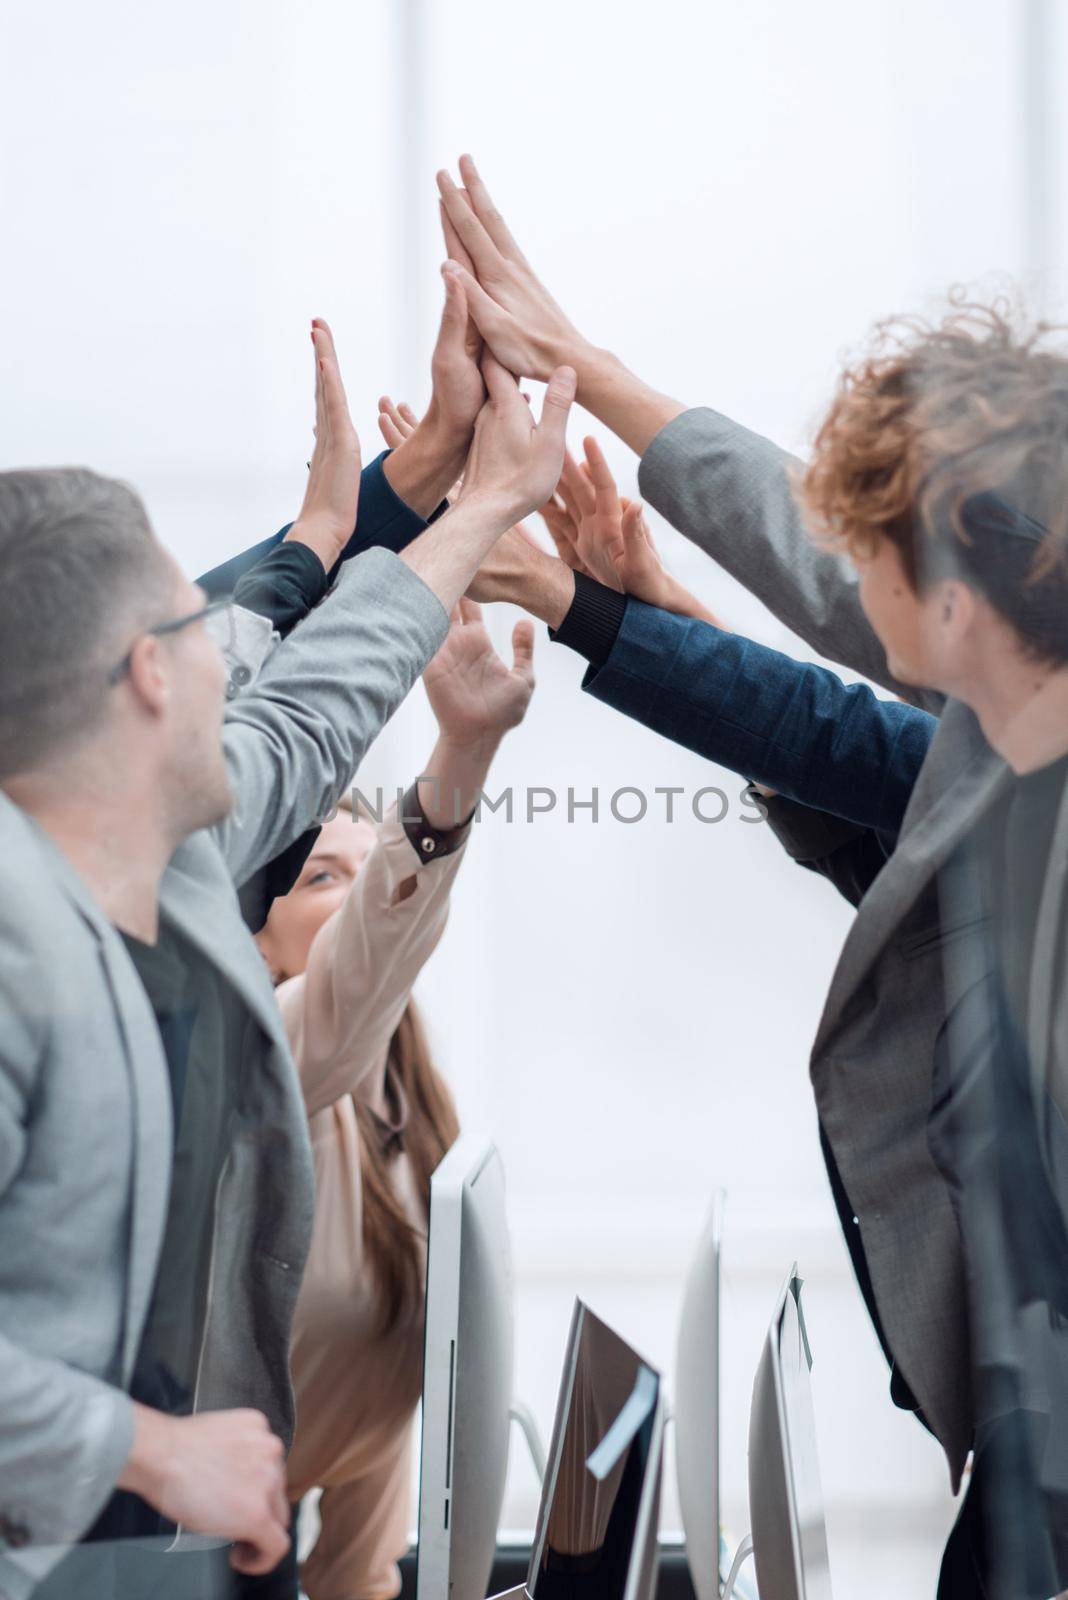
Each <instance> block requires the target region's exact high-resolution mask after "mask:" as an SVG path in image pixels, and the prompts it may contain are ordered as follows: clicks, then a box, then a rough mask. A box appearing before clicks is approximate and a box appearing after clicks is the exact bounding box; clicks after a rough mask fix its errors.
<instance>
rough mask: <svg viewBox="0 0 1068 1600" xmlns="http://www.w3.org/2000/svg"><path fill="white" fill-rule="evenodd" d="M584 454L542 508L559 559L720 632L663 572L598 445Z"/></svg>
mask: <svg viewBox="0 0 1068 1600" xmlns="http://www.w3.org/2000/svg"><path fill="white" fill-rule="evenodd" d="M583 449H584V451H585V457H586V459H585V461H583V462H581V463H576V462H575V461H574V460H573V459H572V457H571V456H570V454H569V455H568V456H567V460H566V462H565V466H564V471H563V474H562V476H561V479H560V484H559V486H558V489H557V495H556V497H554V499H553V500H551V501H550V502H549V503H548V504H546V505H545V506H543V507H542V508H541V515H542V519H543V521H544V522H545V525H546V527H547V528H548V529H549V532H550V534H551V536H552V539H553V542H554V544H555V545H556V548H557V551H558V553H559V555H560V557H561V559H562V560H564V561H566V562H567V564H568V565H569V566H570V567H572V568H573V569H574V570H575V571H578V572H583V573H585V574H586V575H587V576H588V577H591V578H596V579H597V580H598V582H600V583H603V584H605V585H607V587H609V588H612V589H618V590H621V591H622V592H623V593H625V594H632V595H633V596H634V597H635V599H637V600H644V601H645V602H646V604H647V605H654V606H660V607H661V608H662V609H663V610H665V611H674V612H676V613H677V614H678V615H680V616H688V617H697V618H699V619H700V620H701V621H703V622H711V623H713V624H715V625H716V626H717V627H722V626H723V624H722V623H721V622H720V621H719V619H718V617H716V615H715V614H714V613H713V612H712V611H710V610H709V609H708V608H707V606H705V605H703V604H702V602H701V601H700V600H698V599H697V598H696V596H695V595H693V594H691V593H690V591H689V590H688V589H686V588H685V587H684V586H683V585H682V584H681V583H679V581H678V580H677V579H676V578H673V577H672V575H671V573H670V572H669V571H668V570H667V568H666V567H665V566H664V563H663V561H662V560H661V559H660V556H659V554H658V552H657V549H656V546H655V544H654V543H653V536H652V534H651V533H650V531H649V528H648V525H647V524H646V521H645V518H644V515H643V509H642V505H641V502H640V501H633V502H632V501H630V500H628V499H627V498H626V497H625V496H621V495H620V494H619V491H618V489H617V487H616V482H615V479H614V478H613V477H612V473H611V470H610V468H609V466H608V463H607V461H606V460H605V458H604V453H603V451H602V450H601V447H600V445H599V444H598V443H597V440H596V439H594V438H588V439H585V440H584V441H583Z"/></svg>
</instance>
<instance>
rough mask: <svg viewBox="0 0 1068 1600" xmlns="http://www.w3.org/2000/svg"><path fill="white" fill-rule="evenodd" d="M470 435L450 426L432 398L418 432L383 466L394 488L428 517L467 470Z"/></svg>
mask: <svg viewBox="0 0 1068 1600" xmlns="http://www.w3.org/2000/svg"><path fill="white" fill-rule="evenodd" d="M469 443H470V436H469V435H467V434H463V435H460V434H457V432H456V430H455V429H451V428H449V427H448V426H447V425H446V424H445V422H444V421H443V420H442V418H441V417H440V414H439V412H438V410H437V408H436V406H435V404H434V402H433V401H431V405H430V410H429V411H428V412H427V414H426V416H425V417H424V418H423V420H422V421H421V422H420V424H419V426H418V427H417V428H416V430H415V432H414V433H413V434H411V436H410V437H409V438H407V439H405V440H404V442H403V443H402V444H399V445H398V446H397V448H396V449H395V450H393V451H391V452H390V454H389V455H388V456H387V457H386V459H385V461H384V462H383V467H382V470H383V471H384V473H385V475H386V478H387V480H388V482H389V485H390V487H391V488H392V490H393V492H394V493H395V494H396V495H397V496H398V497H399V498H400V499H401V500H403V501H404V503H405V505H406V506H408V507H409V508H410V509H411V510H412V511H414V512H415V513H416V515H417V516H419V517H422V518H423V519H424V521H425V519H426V518H427V517H429V516H430V515H431V513H432V512H433V511H435V510H436V509H437V507H438V506H439V505H440V504H441V502H442V501H443V500H444V499H445V496H446V495H447V494H448V492H449V490H450V489H451V488H452V486H453V484H454V483H455V482H456V480H457V478H458V477H459V476H460V474H461V473H462V472H463V469H464V462H465V460H466V458H467V448H468V445H469Z"/></svg>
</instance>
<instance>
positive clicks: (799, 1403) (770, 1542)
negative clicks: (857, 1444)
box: [749, 1266, 831, 1600]
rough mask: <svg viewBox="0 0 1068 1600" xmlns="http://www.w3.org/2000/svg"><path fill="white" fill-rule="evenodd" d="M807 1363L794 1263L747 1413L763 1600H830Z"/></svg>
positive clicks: (752, 1509) (809, 1362) (808, 1356)
mask: <svg viewBox="0 0 1068 1600" xmlns="http://www.w3.org/2000/svg"><path fill="white" fill-rule="evenodd" d="M811 1365H812V1356H811V1352H810V1349H809V1343H808V1334H807V1332H806V1330H805V1320H804V1315H803V1313H802V1310H801V1280H800V1279H799V1278H798V1276H797V1267H796V1266H794V1267H792V1268H791V1270H790V1274H789V1277H788V1278H787V1279H786V1282H785V1284H784V1285H783V1288H782V1292H781V1294H780V1295H779V1298H778V1300H777V1302H776V1305H775V1313H774V1315H773V1317H772V1319H771V1326H770V1327H769V1329H768V1336H767V1339H766V1340H765V1342H764V1349H763V1353H762V1354H761V1357H760V1365H759V1366H758V1368H757V1374H756V1379H755V1381H754V1384H753V1408H752V1411H751V1412H750V1415H749V1515H750V1518H751V1521H752V1536H753V1553H754V1556H755V1558H756V1577H757V1587H758V1589H759V1590H760V1600H831V1575H830V1561H829V1557H828V1553H827V1526H826V1523H825V1521H824V1515H823V1491H822V1489H821V1487H820V1472H819V1460H818V1457H817V1451H816V1416H815V1412H814V1410H813V1407H812V1383H811V1379H810V1377H809V1369H810V1367H811Z"/></svg>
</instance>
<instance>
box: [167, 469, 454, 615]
mask: <svg viewBox="0 0 1068 1600" xmlns="http://www.w3.org/2000/svg"><path fill="white" fill-rule="evenodd" d="M388 455H389V451H388V450H383V452H382V454H381V455H380V456H376V458H375V459H374V461H372V462H371V464H370V465H369V466H366V467H364V469H363V471H362V472H361V473H360V504H359V515H358V518H357V522H356V527H355V529H354V530H353V534H352V538H351V539H350V540H349V542H348V544H347V545H346V546H345V548H344V550H343V551H342V553H341V560H342V561H348V560H349V559H350V558H351V557H352V556H358V555H359V554H360V552H361V551H363V550H369V549H370V548H371V546H372V545H382V546H384V547H385V548H386V549H387V550H393V551H395V552H399V551H401V550H403V549H404V547H405V545H408V544H411V542H412V540H413V539H414V538H416V537H417V535H419V534H420V533H422V531H423V529H424V528H425V527H426V526H427V524H426V523H425V522H424V521H423V519H422V517H420V516H417V515H416V513H415V512H414V511H413V510H412V509H411V507H410V506H406V505H405V503H404V501H403V500H402V499H401V498H400V496H399V495H398V494H397V492H396V490H395V489H394V488H393V485H392V484H391V483H390V481H389V479H388V478H387V477H386V474H385V471H384V466H383V464H384V462H385V459H386V457H387V456H388ZM443 509H444V506H443V505H442V506H439V507H438V509H437V510H436V511H435V512H434V515H433V516H432V517H431V518H430V521H431V522H433V521H434V519H435V518H436V517H437V516H439V515H440V513H441V511H442V510H443ZM292 526H293V524H292V523H291V522H287V523H286V525H285V527H284V528H281V529H280V530H279V531H278V533H274V534H272V535H271V537H270V538H269V539H262V540H261V541H260V543H259V544H254V545H253V546H252V548H251V549H250V550H242V552H241V554H240V555H236V556H232V557H231V558H230V560H229V561H224V562H222V564H221V565H220V566H218V567H212V569H211V571H210V572H205V573H204V575H203V576H202V577H200V578H198V579H197V582H198V583H199V584H200V586H201V588H202V589H204V590H206V591H207V594H208V595H209V597H211V598H214V597H215V596H216V595H223V594H232V593H233V591H234V590H235V589H236V587H237V583H238V579H239V578H241V577H242V576H243V575H244V574H245V573H246V572H247V571H248V569H249V568H250V567H254V566H255V565H256V563H257V561H261V560H262V559H263V557H264V556H265V555H268V554H269V553H270V551H272V550H273V549H274V547H275V545H277V544H280V543H281V541H282V540H283V539H284V538H285V536H286V534H287V533H288V532H289V530H290V528H291V527H292ZM335 570H336V569H335ZM330 576H331V578H332V577H333V576H334V574H333V573H331V574H330Z"/></svg>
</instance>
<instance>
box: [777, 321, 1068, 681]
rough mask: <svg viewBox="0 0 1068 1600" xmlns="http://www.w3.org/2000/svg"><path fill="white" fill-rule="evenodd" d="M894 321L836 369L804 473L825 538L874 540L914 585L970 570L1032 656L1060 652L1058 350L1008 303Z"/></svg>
mask: <svg viewBox="0 0 1068 1600" xmlns="http://www.w3.org/2000/svg"><path fill="white" fill-rule="evenodd" d="M950 304H951V310H950V312H949V314H948V315H947V316H946V317H945V318H944V320H943V321H942V322H940V323H938V324H932V323H929V322H927V321H926V320H924V319H922V318H919V317H894V318H890V319H888V320H887V321H885V322H882V323H880V324H879V325H878V327H877V328H876V332H875V339H874V343H873V346H872V348H871V350H870V351H869V352H868V354H867V355H866V356H864V357H863V358H862V359H861V360H860V361H859V362H858V363H856V364H855V365H852V366H850V367H849V368H847V370H846V371H845V372H844V373H843V374H842V377H841V378H840V379H839V382H838V387H837V391H836V393H835V396H834V400H833V402H832V404H831V408H830V410H829V412H828V413H827V416H826V417H825V418H824V421H823V423H822V425H821V427H820V429H819V432H818V434H817V436H816V442H815V447H814V451H813V455H812V458H811V461H810V463H809V465H808V467H807V469H805V470H804V471H803V473H802V474H801V476H800V481H799V485H798V490H799V495H800V498H801V501H802V504H803V506H804V508H805V510H806V512H807V513H808V515H809V518H810V520H811V522H812V524H813V528H814V532H815V534H816V537H817V538H819V539H820V540H821V541H822V542H824V543H827V544H830V545H832V546H837V547H839V548H844V549H845V550H846V551H848V552H849V553H850V554H852V555H855V556H858V557H860V558H861V559H863V558H865V557H866V556H870V555H871V554H873V553H874V551H875V550H876V548H877V547H878V546H879V545H880V544H881V543H882V541H883V540H884V539H889V540H890V541H891V542H892V543H893V544H894V545H895V546H896V547H897V549H898V551H899V554H900V556H901V561H902V565H903V567H904V570H905V573H906V575H907V577H908V580H909V582H910V584H911V585H912V587H913V589H914V590H916V591H918V592H920V591H922V590H923V589H924V588H925V587H926V586H927V585H929V584H931V583H933V582H937V581H938V580H939V579H940V578H944V577H949V576H955V577H960V578H962V579H964V581H966V582H968V583H970V584H971V585H973V586H974V587H975V588H977V589H978V590H979V591H980V592H981V593H983V594H984V595H985V597H986V598H987V600H988V601H989V602H990V604H991V605H992V606H993V607H994V609H995V610H997V611H998V612H999V613H1000V614H1001V615H1002V616H1003V617H1004V618H1005V619H1006V620H1007V621H1008V622H1009V623H1010V624H1011V625H1012V626H1013V628H1014V629H1015V630H1016V632H1017V634H1018V635H1019V637H1020V639H1021V642H1022V643H1023V645H1024V646H1025V648H1026V649H1027V651H1028V653H1030V654H1031V655H1033V656H1035V657H1037V658H1040V659H1043V660H1051V661H1057V662H1061V661H1065V660H1068V355H1066V354H1065V353H1064V352H1063V351H1061V350H1058V349H1056V348H1050V345H1049V340H1050V338H1051V336H1052V335H1054V334H1056V333H1058V332H1059V331H1060V330H1057V329H1054V328H1052V327H1050V326H1049V325H1047V324H1041V323H1040V324H1038V325H1036V326H1033V327H1031V328H1030V329H1028V328H1025V327H1020V328H1017V327H1016V326H1014V318H1013V316H1012V313H1011V308H1010V306H1009V304H1008V302H1007V301H1006V300H1004V299H999V300H996V301H994V302H993V303H992V304H989V305H983V304H976V303H969V302H967V301H966V300H964V299H963V298H962V297H961V296H960V295H959V294H957V295H954V296H951V301H950Z"/></svg>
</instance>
